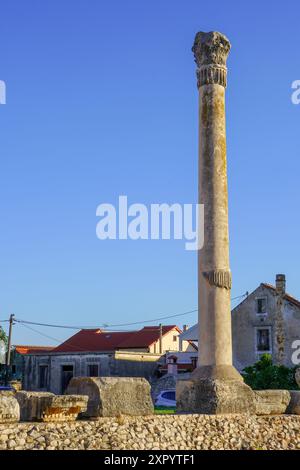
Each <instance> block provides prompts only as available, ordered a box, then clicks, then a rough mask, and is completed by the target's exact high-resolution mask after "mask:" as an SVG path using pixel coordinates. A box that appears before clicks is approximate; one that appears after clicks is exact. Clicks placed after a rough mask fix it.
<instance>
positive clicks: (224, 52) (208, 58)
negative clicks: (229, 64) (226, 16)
mask: <svg viewBox="0 0 300 470" xmlns="http://www.w3.org/2000/svg"><path fill="white" fill-rule="evenodd" d="M230 48H231V45H230V42H229V40H228V39H227V38H226V36H224V35H223V34H221V33H218V32H216V31H212V32H210V33H203V32H199V33H197V34H196V37H195V41H194V45H193V48H192V51H193V53H194V57H195V62H196V64H197V85H198V88H199V87H201V86H203V85H208V84H214V83H217V84H219V85H222V86H224V87H226V85H227V80H226V76H227V68H226V60H227V57H228V54H229V51H230Z"/></svg>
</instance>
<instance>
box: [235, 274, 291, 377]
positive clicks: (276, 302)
mask: <svg viewBox="0 0 300 470" xmlns="http://www.w3.org/2000/svg"><path fill="white" fill-rule="evenodd" d="M232 332H233V360H234V364H235V366H236V367H237V369H239V370H241V369H243V368H244V367H246V366H248V365H252V364H253V363H255V362H256V361H257V360H259V358H260V357H261V355H262V354H265V353H268V354H270V355H271V356H272V358H273V362H274V363H275V364H283V365H286V366H288V367H293V366H295V364H293V361H292V355H293V352H295V349H293V343H294V342H295V341H296V340H298V341H299V340H300V301H299V300H297V299H295V297H292V296H291V295H289V294H287V293H286V280H285V276H284V275H283V274H277V276H276V282H275V286H273V285H270V284H266V283H262V284H260V286H259V287H258V288H257V289H255V290H254V291H253V292H252V293H251V294H250V295H249V296H248V297H247V298H246V299H245V300H244V301H243V302H241V303H240V304H239V305H238V306H237V307H235V308H234V309H233V311H232Z"/></svg>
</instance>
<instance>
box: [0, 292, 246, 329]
mask: <svg viewBox="0 0 300 470" xmlns="http://www.w3.org/2000/svg"><path fill="white" fill-rule="evenodd" d="M247 295H248V292H246V293H245V294H242V295H239V296H237V297H233V298H232V299H231V300H232V301H233V300H237V299H241V298H243V297H246V296H247ZM195 312H198V308H195V309H193V310H188V311H186V312H182V313H176V314H174V315H166V316H163V317H157V318H152V319H150V320H140V321H136V322H130V323H116V324H110V323H101V324H100V325H97V326H71V325H57V324H52V323H39V322H33V321H29V320H22V319H18V318H15V319H14V321H15V322H17V323H21V324H23V325H24V324H27V325H36V326H45V327H49V328H63V329H71V330H93V329H98V328H100V327H103V328H106V329H108V328H117V327H122V326H134V325H140V324H144V323H152V322H160V321H161V320H167V319H169V318H176V317H181V316H184V315H189V314H191V313H195ZM5 321H9V320H5ZM123 331H124V330H123Z"/></svg>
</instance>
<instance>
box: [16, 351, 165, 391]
mask: <svg viewBox="0 0 300 470" xmlns="http://www.w3.org/2000/svg"><path fill="white" fill-rule="evenodd" d="M89 364H98V366H99V375H100V376H102V377H109V376H115V377H116V376H120V377H145V378H147V379H148V378H150V377H151V376H152V375H153V374H154V373H155V370H156V369H157V362H155V361H153V360H152V361H143V360H141V358H140V360H132V359H131V360H130V358H129V359H124V360H121V359H115V357H114V356H113V355H110V354H106V355H105V354H57V355H45V356H43V355H35V356H31V355H28V356H26V357H25V364H24V380H23V388H24V390H41V389H40V388H39V367H40V366H42V365H47V366H48V371H49V377H48V384H49V386H48V387H47V390H48V391H50V392H53V393H55V394H60V393H62V366H67V365H70V366H73V372H74V376H75V377H84V376H87V375H88V372H87V370H88V369H87V367H88V365H89ZM44 390H45V389H44Z"/></svg>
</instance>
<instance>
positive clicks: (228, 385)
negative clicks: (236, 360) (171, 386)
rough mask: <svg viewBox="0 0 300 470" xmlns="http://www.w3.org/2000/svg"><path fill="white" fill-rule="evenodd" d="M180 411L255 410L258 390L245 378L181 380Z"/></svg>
mask: <svg viewBox="0 0 300 470" xmlns="http://www.w3.org/2000/svg"><path fill="white" fill-rule="evenodd" d="M176 402H177V412H179V413H199V414H227V413H254V411H255V403H254V402H255V400H254V393H253V391H252V390H251V388H250V387H248V385H246V384H245V383H244V382H243V381H242V380H220V379H209V378H205V379H194V380H178V382H177V386H176Z"/></svg>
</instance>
